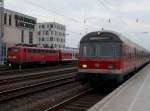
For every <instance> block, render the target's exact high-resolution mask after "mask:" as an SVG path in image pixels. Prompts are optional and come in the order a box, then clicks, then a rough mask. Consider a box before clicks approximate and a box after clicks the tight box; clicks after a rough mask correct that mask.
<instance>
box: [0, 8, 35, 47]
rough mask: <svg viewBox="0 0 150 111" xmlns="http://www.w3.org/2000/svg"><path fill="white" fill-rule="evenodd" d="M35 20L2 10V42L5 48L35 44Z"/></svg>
mask: <svg viewBox="0 0 150 111" xmlns="http://www.w3.org/2000/svg"><path fill="white" fill-rule="evenodd" d="M36 21H37V19H36V18H34V17H31V16H28V15H24V14H21V13H18V12H15V11H12V10H8V9H4V37H3V38H4V40H3V41H4V42H5V43H6V45H7V47H8V46H12V45H15V44H36V36H37V35H36V34H37V33H36V30H35V25H36Z"/></svg>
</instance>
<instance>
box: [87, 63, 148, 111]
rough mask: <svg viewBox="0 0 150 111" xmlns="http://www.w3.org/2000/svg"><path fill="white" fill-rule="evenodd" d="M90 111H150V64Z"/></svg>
mask: <svg viewBox="0 0 150 111" xmlns="http://www.w3.org/2000/svg"><path fill="white" fill-rule="evenodd" d="M88 111H150V64H148V65H146V66H145V67H144V68H143V69H142V70H140V71H139V72H138V73H137V74H136V75H135V76H133V77H132V78H131V79H129V80H128V81H127V82H125V83H124V84H122V85H121V86H120V87H118V88H117V89H116V90H114V91H113V92H112V93H110V94H109V95H108V96H106V97H105V98H104V99H103V100H101V101H100V102H99V103H97V104H96V105H94V106H93V107H92V108H90V109H89V110H88Z"/></svg>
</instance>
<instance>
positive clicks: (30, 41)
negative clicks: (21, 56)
mask: <svg viewBox="0 0 150 111" xmlns="http://www.w3.org/2000/svg"><path fill="white" fill-rule="evenodd" d="M29 44H33V32H29Z"/></svg>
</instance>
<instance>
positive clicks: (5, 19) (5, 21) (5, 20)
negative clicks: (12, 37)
mask: <svg viewBox="0 0 150 111" xmlns="http://www.w3.org/2000/svg"><path fill="white" fill-rule="evenodd" d="M4 24H5V25H7V13H5V14H4Z"/></svg>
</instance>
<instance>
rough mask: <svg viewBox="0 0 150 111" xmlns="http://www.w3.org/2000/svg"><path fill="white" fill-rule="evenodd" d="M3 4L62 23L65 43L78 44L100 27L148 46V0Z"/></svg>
mask: <svg viewBox="0 0 150 111" xmlns="http://www.w3.org/2000/svg"><path fill="white" fill-rule="evenodd" d="M5 7H6V8H8V9H12V10H15V11H19V12H22V13H24V14H28V15H31V16H34V17H36V18H37V19H38V22H52V21H55V22H59V23H62V24H65V25H66V27H67V33H68V34H69V35H67V46H72V47H77V45H78V42H79V41H80V38H81V37H82V36H83V35H84V34H85V32H89V31H95V30H100V29H101V28H102V27H103V28H104V29H107V30H114V31H118V32H121V33H123V34H124V35H126V36H127V37H128V38H130V39H131V40H133V41H135V42H137V43H139V44H140V45H143V46H144V47H146V48H147V49H150V44H149V42H150V0H76V1H75V0H5ZM137 18H138V23H136V19H137ZM109 19H111V23H109ZM84 23H85V24H84ZM142 32H149V33H148V34H145V33H142Z"/></svg>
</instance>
